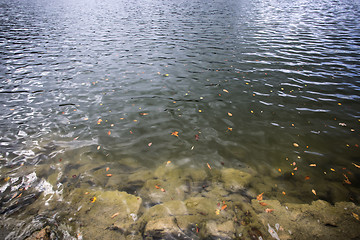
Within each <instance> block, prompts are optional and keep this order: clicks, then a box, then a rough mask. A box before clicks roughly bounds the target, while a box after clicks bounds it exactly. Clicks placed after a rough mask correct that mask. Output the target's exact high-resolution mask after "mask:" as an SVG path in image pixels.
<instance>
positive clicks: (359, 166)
mask: <svg viewBox="0 0 360 240" xmlns="http://www.w3.org/2000/svg"><path fill="white" fill-rule="evenodd" d="M352 164H353V165H354V166H355V167H357V168H360V165H357V164H355V163H352Z"/></svg>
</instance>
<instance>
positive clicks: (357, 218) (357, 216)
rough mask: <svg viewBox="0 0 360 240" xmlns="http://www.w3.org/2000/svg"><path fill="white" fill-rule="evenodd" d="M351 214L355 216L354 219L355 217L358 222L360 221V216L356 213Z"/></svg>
mask: <svg viewBox="0 0 360 240" xmlns="http://www.w3.org/2000/svg"><path fill="white" fill-rule="evenodd" d="M351 214H352V215H353V217H354V218H355V219H356V220H358V221H360V218H359V215H357V214H356V213H354V212H352V213H351Z"/></svg>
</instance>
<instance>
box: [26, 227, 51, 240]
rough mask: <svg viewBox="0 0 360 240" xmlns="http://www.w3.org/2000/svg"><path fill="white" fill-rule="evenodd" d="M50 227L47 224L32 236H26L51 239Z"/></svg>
mask: <svg viewBox="0 0 360 240" xmlns="http://www.w3.org/2000/svg"><path fill="white" fill-rule="evenodd" d="M50 233H51V231H50V227H49V226H46V227H45V228H43V229H41V230H40V231H37V232H34V233H33V234H32V235H31V236H30V237H28V238H26V240H50V239H51V238H50Z"/></svg>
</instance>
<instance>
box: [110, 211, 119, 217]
mask: <svg viewBox="0 0 360 240" xmlns="http://www.w3.org/2000/svg"><path fill="white" fill-rule="evenodd" d="M119 214H120V213H119V212H117V213H114V214H113V215H112V216H111V218H114V217H116V216H117V215H119Z"/></svg>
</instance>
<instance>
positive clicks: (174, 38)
mask: <svg viewBox="0 0 360 240" xmlns="http://www.w3.org/2000/svg"><path fill="white" fill-rule="evenodd" d="M0 81H1V85H0V102H1V104H0V111H1V112H2V114H1V116H0V118H1V121H0V139H1V140H0V157H1V158H0V171H1V178H2V179H5V178H7V177H10V180H7V181H3V182H2V185H1V188H0V190H1V191H0V192H1V199H2V200H1V201H2V202H3V203H2V204H1V205H0V206H1V212H2V218H3V219H4V220H6V219H7V218H8V217H14V216H15V217H16V214H18V213H19V211H22V210H23V209H24V208H26V207H27V206H28V205H31V204H33V202H35V203H36V202H41V201H42V202H43V203H44V201H45V200H41V199H40V198H39V199H37V200H31V196H30V197H28V198H27V200H26V201H23V202H21V203H20V204H16V205H15V206H13V205H12V203H11V202H10V201H8V200H6V196H8V195H12V194H14V193H15V192H16V187H13V188H10V185H11V184H15V185H16V184H18V185H19V184H20V185H21V186H24V185H26V183H28V184H31V183H34V185H33V188H34V189H36V190H37V192H39V191H40V192H41V191H47V190H49V189H50V190H49V191H50V194H55V193H56V194H60V195H61V192H62V191H63V190H64V188H65V187H64V186H65V184H64V181H62V180H61V179H62V178H64V176H68V177H69V176H70V177H69V178H71V176H73V175H79V174H81V173H82V172H81V171H82V170H81V169H82V168H83V169H96V168H97V167H102V166H103V165H104V164H105V165H106V164H112V165H111V166H113V169H116V168H117V170H114V171H115V172H114V173H113V174H114V175H115V174H116V171H118V173H119V174H120V173H121V174H124V173H125V172H126V171H128V170H127V168H126V167H124V168H122V167H123V166H124V165H126V166H127V167H128V166H132V164H136V166H142V167H143V168H149V169H153V168H156V167H157V166H159V165H160V164H163V163H164V162H167V161H171V162H172V163H173V164H176V165H177V166H180V167H182V166H186V167H191V168H195V169H202V168H207V163H209V164H210V165H211V167H212V168H222V167H223V166H225V167H232V168H251V169H252V172H253V174H254V175H255V176H256V178H255V179H254V181H252V184H251V186H250V188H252V189H253V191H254V192H256V193H260V191H261V190H260V191H258V190H259V189H261V187H259V186H262V184H264V183H263V182H271V183H272V184H275V183H276V184H277V186H279V187H281V189H282V190H281V191H286V193H287V195H286V196H287V197H288V199H287V201H300V202H309V201H312V200H314V197H315V198H317V199H323V200H327V201H329V202H332V203H333V202H337V201H351V202H354V203H356V204H358V203H359V202H360V191H359V186H360V169H359V168H357V167H356V166H358V165H360V150H359V144H360V137H359V132H360V127H359V126H360V101H359V100H360V2H359V1H355V0H354V1H350V0H344V1H335V0H324V1H311V0H303V1H300V0H299V1H281V0H278V1H261V0H255V1H245V0H238V1H235V0H230V1H221V0H210V1H204V0H195V1H186V0H180V1H174V0H162V1H158V0H154V1H149V0H135V1H128V0H119V1H114V0H103V1H96V0H95V1H83V0H82V1H70V0H61V1H43V0H36V1H29V0H23V1H20V0H15V1H11V0H0ZM175 131H177V132H178V137H176V136H175V135H171V133H172V132H175ZM195 135H197V136H195ZM294 143H295V144H294ZM294 163H295V164H294ZM310 164H316V166H315V167H311V166H310ZM116 166H117V167H116ZM40 168H41V169H42V170H39V169H40ZM295 168H297V169H295ZM24 169H25V170H24ZM44 169H48V171H45V170H44ZM49 169H50V170H49ZM55 169H61V170H59V173H58V172H56V170H55ZM279 169H280V170H281V172H280V170H279ZM34 173H35V175H34ZM92 173H93V172H92V171H89V172H87V174H88V175H90V177H94V176H95V175H94V176H92ZM52 174H58V175H57V180H58V182H57V181H56V180H55V181H53V183H52V187H51V185H50V187H49V184H48V183H46V184H45V183H44V182H43V181H42V180H44V181H46V180H47V181H49V182H51V181H50V180H49V179H50V178H51V176H52ZM306 176H309V177H310V180H309V181H310V182H306V184H305V183H304V177H306ZM346 178H348V181H350V182H351V184H347V183H346V182H344V180H346ZM40 179H42V180H41V181H40ZM55 179H56V177H55ZM61 181H62V182H61ZM62 184H63V185H62ZM44 186H45V187H44ZM46 186H47V187H46ZM97 186H99V187H102V188H104V189H106V188H107V185H106V183H102V180H99V181H98V182H97ZM51 188H52V189H51ZM44 189H47V190H44ZM312 189H316V190H317V193H318V194H317V195H316V196H314V194H313V193H312V192H311V190H312ZM34 192H36V191H35V190H34ZM33 194H36V193H33ZM24 195H25V194H24ZM277 196H278V195H277V194H275V193H274V194H273V197H274V198H275V197H277ZM48 198H49V197H48ZM46 203H48V202H46ZM37 204H40V203H37ZM40 205H41V204H40ZM8 209H11V210H8ZM59 211H61V210H59ZM22 219H27V216H22ZM24 221H25V222H26V220H24ZM30 228H31V227H29V229H30ZM29 231H30V230H29ZM16 234H17V235H16ZM16 234H15V236H25V235H26V233H24V232H17V233H16ZM21 234H22V235H21Z"/></svg>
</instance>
